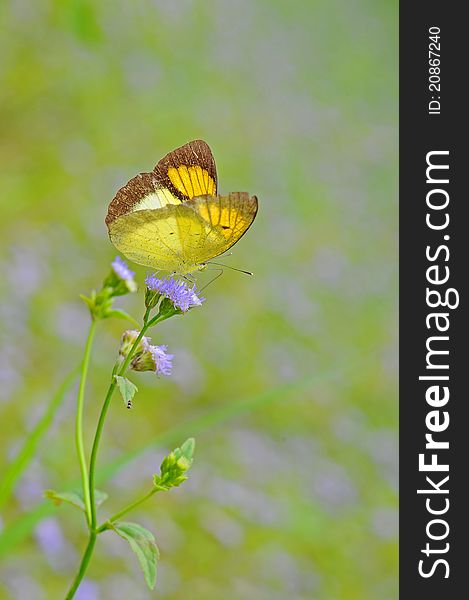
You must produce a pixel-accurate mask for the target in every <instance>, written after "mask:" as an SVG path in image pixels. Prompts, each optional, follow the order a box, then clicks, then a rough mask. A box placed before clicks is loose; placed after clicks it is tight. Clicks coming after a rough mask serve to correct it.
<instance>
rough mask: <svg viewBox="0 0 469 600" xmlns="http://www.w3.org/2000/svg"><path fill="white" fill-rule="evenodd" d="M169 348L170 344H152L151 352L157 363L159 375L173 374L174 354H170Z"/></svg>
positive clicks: (156, 369)
mask: <svg viewBox="0 0 469 600" xmlns="http://www.w3.org/2000/svg"><path fill="white" fill-rule="evenodd" d="M167 349H168V346H150V353H151V356H152V358H153V361H154V363H155V371H156V374H157V375H166V376H168V375H171V369H172V368H173V358H174V355H173V354H168V353H167V352H166V350H167Z"/></svg>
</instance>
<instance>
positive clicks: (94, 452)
mask: <svg viewBox="0 0 469 600" xmlns="http://www.w3.org/2000/svg"><path fill="white" fill-rule="evenodd" d="M149 316H150V309H149V308H147V310H146V311H145V315H144V317H143V327H142V330H141V331H140V333H139V334H138V336H137V338H136V340H135V342H134V343H133V345H132V348H131V349H130V351H129V353H128V355H127V357H126V359H125V360H124V362H123V363H122V365H121V367H120V368H119V369H117V372H116V369H115V368H114V369H113V371H112V381H111V383H110V384H109V388H108V391H107V393H106V397H105V399H104V403H103V407H102V409H101V413H100V415H99V420H98V425H97V427H96V433H95V436H94V440H93V447H92V449H91V458H90V471H89V480H88V479H87V482H86V483H87V487H86V489H87V491H88V494H89V495H88V496H87V495H85V501H86V499H88V501H89V508H90V516H89V529H90V538H89V541H88V545H87V546H86V550H85V553H84V555H83V558H82V561H81V564H80V569H79V571H78V573H77V575H76V577H75V580H74V582H73V584H72V587H71V588H70V590H69V592H68V595H67V597H66V600H70V599H71V598H73V596H74V594H75V592H76V590H77V589H78V586H79V585H80V583H81V580H82V579H83V577H84V575H85V572H86V569H87V568H88V563H89V562H90V558H91V555H92V553H93V549H94V545H95V543H96V536H97V534H98V530H97V528H96V524H97V519H96V499H95V487H94V481H95V471H96V459H97V457H98V449H99V443H100V440H101V435H102V432H103V427H104V422H105V420H106V415H107V411H108V409H109V405H110V403H111V398H112V395H113V393H114V390H115V389H116V385H117V382H116V377H115V376H116V375H120V376H122V375H123V374H124V373H125V372H126V370H127V368H128V366H129V364H130V361H131V360H132V356H133V355H134V352H135V350H136V349H137V347H138V345H139V343H140V341H141V339H142V338H143V336H144V335H145V332H146V331H147V330H148V329H149V328H150V327H152V326H153V325H156V323H158V321H159V320H163V318H160V315H156V317H153V319H151V320H150V321H149V320H148V319H149ZM93 333H94V328H92V329H91V330H90V335H89V337H88V342H87V349H86V350H85V357H87V356H88V358H89V349H88V347H91V342H90V339H91V340H92V336H93ZM83 363H84V364H85V363H86V360H85V359H84V361H83ZM84 372H85V375H86V371H84ZM82 379H83V378H82ZM81 387H82V386H81V385H80V390H81ZM77 421H78V419H77ZM80 425H81V423H80ZM77 430H78V426H77ZM80 431H81V429H80ZM85 469H86V466H85ZM85 472H86V471H85ZM82 474H83V471H82ZM152 491H153V490H152ZM86 506H87V510H88V505H86ZM87 515H88V512H87ZM103 531H104V529H103ZM100 532H101V531H99V533H100Z"/></svg>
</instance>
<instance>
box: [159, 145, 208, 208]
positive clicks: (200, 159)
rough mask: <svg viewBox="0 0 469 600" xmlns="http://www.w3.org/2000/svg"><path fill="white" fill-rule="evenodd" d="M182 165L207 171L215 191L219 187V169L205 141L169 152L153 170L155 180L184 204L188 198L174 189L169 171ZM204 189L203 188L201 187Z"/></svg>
mask: <svg viewBox="0 0 469 600" xmlns="http://www.w3.org/2000/svg"><path fill="white" fill-rule="evenodd" d="M180 165H187V166H188V167H189V166H191V165H198V166H199V167H202V169H205V170H206V171H207V172H208V174H209V175H210V177H211V178H212V179H213V181H214V182H215V191H216V188H217V187H218V181H217V168H216V166H215V159H214V158H213V154H212V151H211V150H210V147H209V145H208V144H207V143H206V142H204V141H203V140H193V141H192V142H188V143H187V144H184V146H181V147H180V148H176V150H173V151H172V152H169V153H168V154H167V155H166V156H165V157H164V158H162V159H161V160H160V162H159V163H158V164H157V165H156V167H155V168H154V169H153V173H154V175H155V178H156V180H157V182H158V184H159V185H161V187H165V188H168V189H169V190H170V191H171V193H172V194H174V196H176V198H179V200H181V201H182V202H184V201H186V200H187V199H188V196H185V195H184V194H182V193H181V192H180V191H179V190H178V189H176V188H175V187H174V185H173V184H172V182H171V180H170V178H169V177H168V169H169V168H170V167H174V168H175V169H177V168H178V167H179V166H180ZM201 187H202V186H201Z"/></svg>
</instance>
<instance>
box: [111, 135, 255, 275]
mask: <svg viewBox="0 0 469 600" xmlns="http://www.w3.org/2000/svg"><path fill="white" fill-rule="evenodd" d="M256 213H257V198H256V196H250V195H249V194H248V193H247V192H234V193H230V194H228V195H226V196H220V195H217V171H216V167H215V160H214V158H213V155H212V152H211V150H210V148H209V146H208V144H207V143H206V142H204V141H202V140H194V141H192V142H188V143H187V144H185V145H184V146H181V147H180V148H177V149H176V150H173V151H172V152H169V154H167V155H166V156H165V157H164V158H162V159H161V160H160V161H159V163H158V164H157V165H156V167H155V168H154V169H153V171H151V173H140V174H139V175H137V176H136V177H134V178H133V179H131V180H130V181H129V182H128V183H127V184H126V185H125V186H124V187H122V188H121V189H120V190H119V191H118V192H117V194H116V196H115V197H114V199H113V200H112V201H111V203H110V205H109V209H108V213H107V216H106V225H107V227H108V229H109V237H110V239H111V242H112V243H113V244H114V246H115V247H116V248H117V250H119V252H121V253H122V254H123V255H124V256H126V257H127V258H128V259H129V260H131V261H133V262H135V263H138V264H141V265H145V266H147V267H152V268H153V269H156V270H163V271H171V272H172V273H176V274H178V275H185V274H188V273H192V272H195V271H199V270H201V269H203V268H205V266H206V264H207V262H209V261H210V260H211V259H213V258H215V257H216V256H219V255H220V254H223V253H224V252H226V251H227V250H228V249H229V248H231V246H233V245H234V244H236V242H237V241H238V240H239V239H240V238H241V236H243V235H244V234H245V233H246V231H247V230H248V229H249V227H250V226H251V224H252V222H253V221H254V219H255V217H256Z"/></svg>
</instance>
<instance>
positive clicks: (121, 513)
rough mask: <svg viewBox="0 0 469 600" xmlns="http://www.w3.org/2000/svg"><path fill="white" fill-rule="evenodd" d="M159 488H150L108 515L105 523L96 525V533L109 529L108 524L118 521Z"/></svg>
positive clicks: (158, 490) (159, 489)
mask: <svg viewBox="0 0 469 600" xmlns="http://www.w3.org/2000/svg"><path fill="white" fill-rule="evenodd" d="M161 490H162V488H157V487H154V488H153V489H151V490H150V491H149V492H148V494H145V496H142V497H141V498H138V500H135V502H132V504H129V505H127V506H126V507H125V508H123V509H122V510H120V511H119V512H118V513H116V514H115V515H113V516H112V517H110V518H109V519H108V520H107V521H106V523H104V524H103V525H101V527H98V529H97V530H96V533H101V532H102V531H105V530H106V529H109V526H110V525H112V523H114V522H115V521H118V520H119V519H120V518H121V517H123V516H124V515H125V514H127V513H128V512H130V511H131V510H133V509H134V508H137V506H139V505H140V504H143V502H145V501H146V500H148V499H149V498H151V497H152V496H153V494H156V492H160V491H161Z"/></svg>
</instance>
